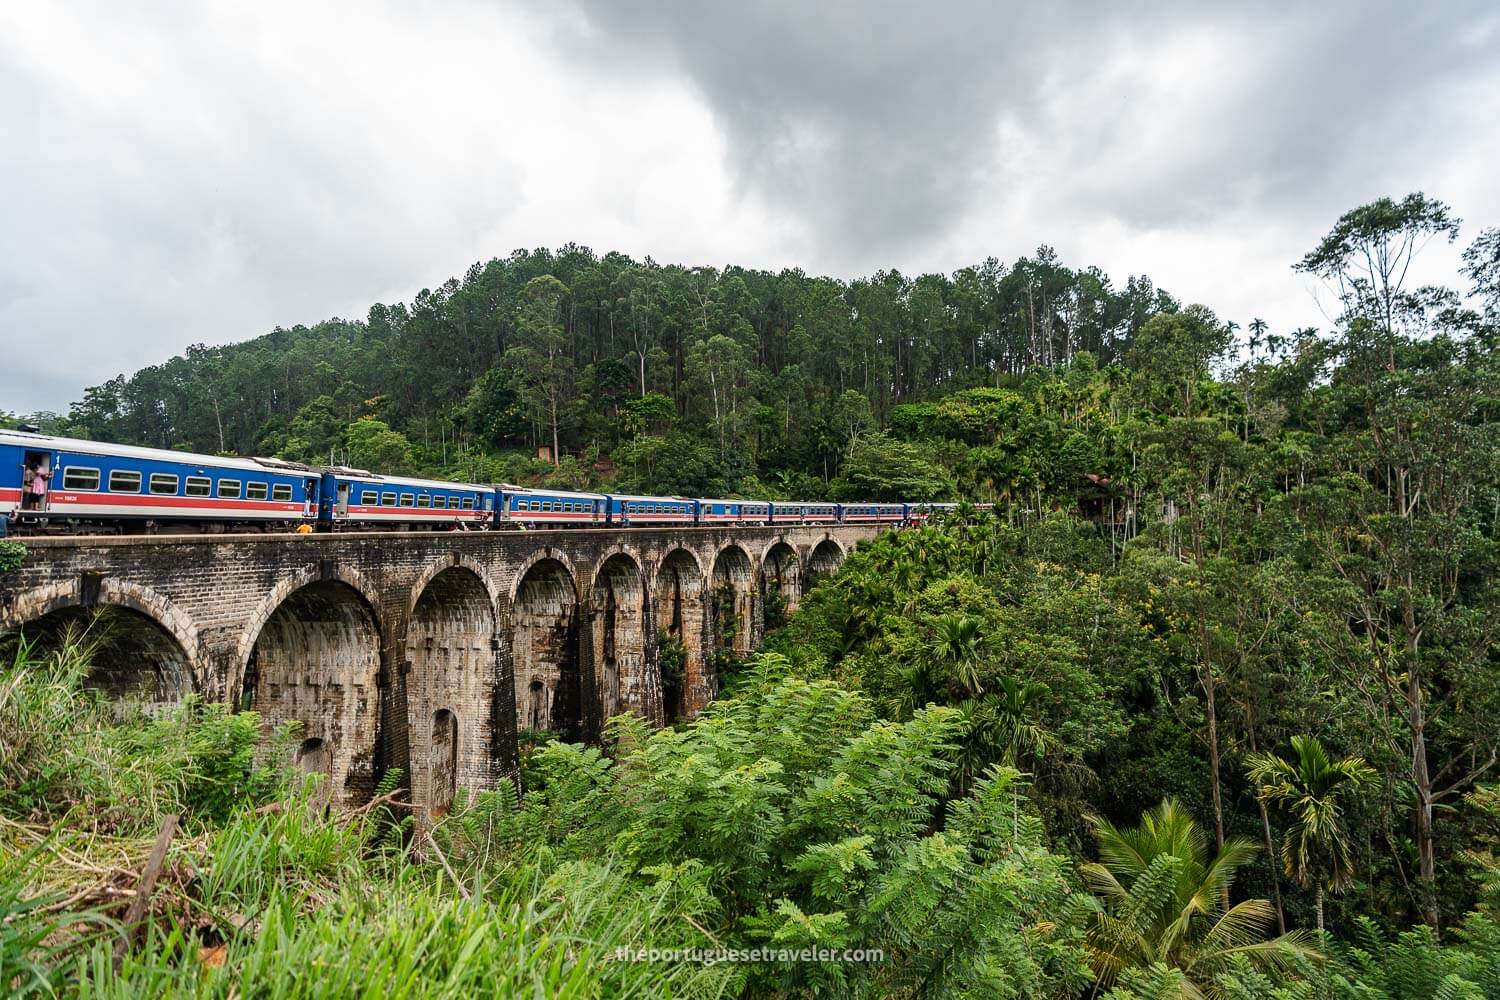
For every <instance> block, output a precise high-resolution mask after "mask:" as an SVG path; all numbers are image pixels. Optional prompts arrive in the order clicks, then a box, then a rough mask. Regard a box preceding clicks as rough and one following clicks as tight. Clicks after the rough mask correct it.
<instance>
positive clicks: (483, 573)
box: [406, 552, 500, 621]
mask: <svg viewBox="0 0 1500 1000" xmlns="http://www.w3.org/2000/svg"><path fill="white" fill-rule="evenodd" d="M450 569H466V570H468V571H469V572H470V573H473V574H474V575H475V576H477V577H479V582H480V583H482V584H483V585H484V589H485V590H486V591H488V593H489V595H490V607H491V609H493V608H494V607H495V604H496V603H497V602H498V601H499V598H500V587H499V586H498V585H497V584H496V583H495V579H494V577H492V576H490V571H489V570H488V569H486V568H485V566H484V564H483V563H480V562H477V561H475V560H473V559H470V558H469V557H468V556H465V555H461V554H459V553H457V552H455V553H453V554H452V555H450V556H446V557H445V558H443V559H439V560H435V561H434V562H432V563H431V564H430V565H428V566H427V568H426V569H424V570H422V572H421V574H420V575H418V577H417V578H416V580H415V581H413V582H412V585H411V593H410V594H408V595H407V598H406V618H407V620H408V621H410V620H411V616H412V615H413V614H414V613H416V610H417V602H418V601H420V600H421V599H422V593H423V592H424V591H425V590H426V589H427V585H428V584H429V583H431V582H432V581H433V580H434V579H436V577H437V575H438V574H439V573H442V572H444V571H445V570H450Z"/></svg>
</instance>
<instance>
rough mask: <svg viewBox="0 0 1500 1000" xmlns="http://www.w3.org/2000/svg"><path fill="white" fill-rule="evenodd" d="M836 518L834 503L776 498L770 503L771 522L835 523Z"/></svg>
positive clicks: (835, 505)
mask: <svg viewBox="0 0 1500 1000" xmlns="http://www.w3.org/2000/svg"><path fill="white" fill-rule="evenodd" d="M838 519H839V505H838V504H836V503H805V502H802V501H787V502H782V501H779V500H778V501H776V502H775V503H773V504H771V523H773V524H837V523H838Z"/></svg>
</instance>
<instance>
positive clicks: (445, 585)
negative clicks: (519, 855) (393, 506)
mask: <svg viewBox="0 0 1500 1000" xmlns="http://www.w3.org/2000/svg"><path fill="white" fill-rule="evenodd" d="M495 653H496V642H495V609H494V605H493V604H492V603H491V600H490V592H489V589H488V588H486V587H485V585H484V581H483V580H482V579H480V577H479V575H478V574H477V573H475V572H474V571H473V570H471V569H468V568H466V567H463V566H451V567H449V568H447V569H444V570H442V571H441V572H439V573H438V574H437V575H435V576H434V577H433V578H432V579H431V580H429V581H428V582H427V584H426V586H424V587H423V588H422V592H421V593H420V594H419V595H418V597H417V601H416V604H415V605H414V606H413V608H412V613H411V617H410V619H409V620H408V622H407V626H406V661H407V663H409V664H410V665H411V673H410V677H411V678H412V682H411V692H410V693H411V695H413V696H412V697H411V698H410V701H409V702H408V705H409V710H408V713H407V732H408V734H409V739H410V740H411V744H412V745H411V759H412V761H413V764H414V765H415V766H414V767H413V771H414V773H413V774H412V794H413V798H414V799H415V800H416V801H417V802H421V803H426V804H427V805H428V806H429V807H430V808H432V809H439V808H443V809H446V808H447V805H448V804H451V803H452V802H453V797H454V795H455V794H456V789H457V786H458V785H460V784H462V785H464V786H465V787H470V788H478V787H481V786H482V785H483V783H484V781H485V775H484V768H485V757H486V750H487V747H486V745H485V744H486V741H485V739H484V734H480V733H475V734H469V733H465V734H464V738H465V739H466V740H468V744H467V745H464V744H461V743H460V742H459V739H458V718H457V716H456V714H455V713H454V712H453V711H452V710H450V709H439V710H438V714H442V713H443V712H446V713H447V716H448V719H449V721H450V722H451V726H450V728H446V729H442V728H440V727H439V726H438V725H437V723H436V721H435V717H432V718H429V717H428V712H430V711H432V710H433V707H434V706H443V705H487V704H489V703H490V699H491V698H492V697H493V695H494V690H495V685H496V683H497V682H498V679H499V671H498V669H497V668H496V663H495ZM496 736H497V734H494V733H491V734H489V738H490V739H494V738H496ZM445 741H446V742H445Z"/></svg>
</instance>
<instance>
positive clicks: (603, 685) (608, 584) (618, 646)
mask: <svg viewBox="0 0 1500 1000" xmlns="http://www.w3.org/2000/svg"><path fill="white" fill-rule="evenodd" d="M587 594H588V607H589V617H588V622H589V638H590V641H591V642H592V654H593V655H592V660H593V667H594V672H595V689H596V691H597V692H598V699H599V702H600V705H601V709H600V716H601V717H602V718H606V719H607V718H609V717H610V716H613V715H618V714H620V713H621V712H634V713H635V714H636V715H639V716H641V717H643V718H646V719H651V720H652V721H655V722H659V721H661V717H662V709H661V685H660V683H659V681H660V677H659V675H658V674H657V672H656V670H655V666H654V655H653V652H654V651H653V650H650V649H648V648H647V645H648V644H647V636H648V633H649V632H650V629H649V626H648V624H647V622H648V617H649V615H650V607H651V604H650V598H649V591H648V590H647V589H646V571H645V569H644V568H643V567H642V566H641V562H640V559H639V558H638V557H637V556H636V554H635V553H634V552H631V551H629V550H628V549H626V548H624V547H623V546H622V547H616V548H615V549H613V550H612V551H610V552H608V553H607V554H605V555H603V556H601V557H600V559H599V562H598V568H597V569H596V570H595V571H594V578H593V580H592V581H590V582H589V584H588V591H587Z"/></svg>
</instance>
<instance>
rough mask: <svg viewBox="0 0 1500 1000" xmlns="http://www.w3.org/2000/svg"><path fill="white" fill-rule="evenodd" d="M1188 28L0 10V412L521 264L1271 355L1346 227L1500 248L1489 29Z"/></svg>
mask: <svg viewBox="0 0 1500 1000" xmlns="http://www.w3.org/2000/svg"><path fill="white" fill-rule="evenodd" d="M1209 6H1210V5H1205V4H1196V3H1194V4H1189V3H1183V4H1181V5H1179V6H1178V7H1177V9H1172V7H1171V6H1169V5H1168V4H1165V3H1163V4H1150V5H1128V4H1120V3H1111V4H1103V3H1101V4H1062V3H1053V4H1036V3H1031V4H1025V5H1015V6H1014V8H1013V9H1011V10H1009V11H1007V10H1005V9H1003V8H1002V7H1001V6H1000V5H998V4H993V3H977V2H975V3H967V2H948V3H944V4H926V3H916V2H909V3H903V4H889V3H873V2H871V3H850V2H821V3H820V2H807V0H804V2H785V3H771V4H764V5H756V4H753V3H750V2H735V3H730V2H724V3H688V2H683V3H677V4H673V3H623V2H610V0H599V2H589V0H576V2H565V0H534V2H527V3H520V4H515V5H511V4H503V3H493V2H489V3H484V2H477V0H476V2H468V0H452V2H437V0H434V2H421V3H418V2H410V0H407V2H400V3H391V4H388V5H386V4H381V3H377V2H374V0H360V2H358V3H306V2H296V3H280V2H267V0H259V2H256V3H254V4H246V3H239V2H236V3H216V2H204V0H184V2H181V3H171V2H165V0H153V2H151V3H137V4H132V3H128V2H125V3H121V2H119V0H107V2H105V0H101V2H83V0H73V2H70V3H67V4H46V3H11V4H4V5H0V151H3V152H0V206H3V207H0V344H3V346H4V349H5V351H4V358H3V362H0V409H8V410H18V411H29V410H33V409H38V408H46V409H57V410H63V409H66V407H67V405H68V403H69V402H71V401H73V400H74V399H77V398H78V397H79V396H80V395H81V393H82V390H83V389H84V387H85V386H88V385H91V384H95V383H98V382H101V381H103V380H105V379H107V378H109V377H111V376H113V375H115V374H118V373H120V372H129V371H133V370H135V369H136V368H139V367H141V366H143V365H147V364H152V363H156V362H159V361H162V360H164V359H166V358H167V357H169V356H171V355H173V354H176V353H179V352H180V351H182V349H183V348H185V347H186V346H187V345H189V344H192V343H200V342H202V343H210V344H212V343H224V342H229V341H236V340H243V339H246V338H249V337H253V336H256V335H258V334H261V333H264V332H266V331H268V330H270V329H271V328H272V327H274V326H276V325H278V324H280V325H292V324H296V323H312V322H316V321H317V320H320V319H325V318H328V317H330V316H346V317H362V316H363V315H364V313H365V311H366V310H367V309H368V307H369V305H370V304H371V303H372V302H376V301H386V302H391V301H397V300H409V299H410V298H411V297H412V296H413V295H414V294H415V293H416V292H417V291H418V290H419V289H421V288H423V287H427V286H434V285H437V284H439V283H440V282H442V281H443V280H445V279H446V278H448V277H450V276H453V275H455V274H461V273H462V271H463V270H464V268H465V267H467V266H468V265H469V264H470V263H472V262H474V261H476V260H485V259H489V258H490V257H494V256H498V255H504V254H506V253H508V252H509V251H510V250H512V249H514V248H516V247H523V246H524V247H535V246H553V247H555V246H558V245H560V244H563V243H565V242H568V241H574V242H577V243H582V244H586V245H588V246H591V247H593V248H594V249H595V250H596V251H599V252H601V253H602V252H604V251H607V250H611V249H617V250H621V251H624V252H626V253H629V254H632V255H634V256H636V257H644V256H646V255H650V256H652V257H653V258H655V259H656V260H657V261H659V262H663V263H667V262H671V263H686V264H714V265H724V264H730V263H734V264H744V265H747V266H753V267H766V268H780V267H784V266H798V267H802V268H804V269H805V270H808V271H810V272H814V273H825V274H833V275H837V276H840V277H846V278H847V277H853V276H857V275H861V274H867V273H870V272H872V271H874V270H875V269H877V268H881V267H897V268H900V269H901V270H903V271H907V272H910V273H921V272H923V271H944V272H948V271H952V270H954V269H955V268H958V267H961V266H963V265H965V264H969V263H975V262H977V261H979V260H982V259H983V258H985V257H987V256H992V255H993V256H996V257H999V258H1000V259H1001V260H1004V261H1010V260H1013V259H1014V258H1015V257H1017V256H1018V255H1020V254H1023V253H1027V252H1029V251H1031V250H1032V249H1033V248H1035V247H1036V246H1037V245H1038V244H1040V243H1049V244H1051V245H1053V246H1054V247H1056V248H1057V250H1058V252H1059V253H1060V255H1061V257H1062V259H1063V260H1064V261H1065V262H1066V263H1068V264H1069V265H1071V266H1084V265H1088V264H1097V265H1098V266H1100V267H1102V268H1104V269H1105V270H1106V271H1108V272H1109V273H1110V274H1111V275H1112V276H1113V277H1114V278H1115V280H1116V281H1117V282H1118V283H1121V284H1123V282H1124V280H1125V278H1126V277H1127V276H1128V275H1129V274H1132V273H1142V272H1144V273H1148V274H1150V276H1151V277H1152V279H1153V280H1155V281H1156V282H1157V284H1158V285H1161V286H1163V287H1166V288H1168V289H1170V290H1171V291H1173V292H1174V293H1175V294H1177V295H1178V296H1179V297H1181V298H1183V299H1186V300H1189V301H1201V302H1204V303H1206V304H1208V305H1209V306H1211V307H1212V308H1214V309H1215V310H1217V311H1218V312H1219V313H1220V315H1222V316H1224V317H1225V318H1227V319H1232V320H1235V321H1237V322H1240V323H1241V324H1244V323H1247V322H1248V321H1249V320H1250V319H1251V318H1253V317H1256V316H1260V317H1264V318H1265V319H1266V320H1268V321H1269V322H1270V323H1271V325H1272V326H1273V328H1277V329H1281V330H1288V329H1291V328H1294V327H1298V326H1303V325H1324V324H1326V318H1325V316H1324V315H1323V312H1322V311H1321V309H1320V306H1319V303H1318V302H1317V301H1316V300H1315V298H1314V292H1315V291H1316V289H1315V287H1314V286H1313V285H1312V284H1311V283H1310V282H1309V280H1308V279H1306V278H1304V277H1302V276H1299V275H1294V274H1293V273H1292V272H1291V270H1290V265H1291V264H1292V263H1293V262H1294V261H1295V260H1296V259H1297V258H1298V257H1300V256H1301V255H1302V254H1303V253H1304V252H1305V251H1306V250H1308V249H1310V248H1311V246H1312V245H1313V244H1314V243H1315V242H1316V241H1317V239H1318V238H1319V237H1320V236H1321V235H1322V234H1323V233H1324V232H1325V231H1326V230H1327V229H1328V227H1329V225H1330V224H1331V223H1332V222H1333V220H1334V219H1336V218H1337V217H1338V215H1339V214H1340V213H1341V212H1343V211H1344V210H1345V209H1347V208H1350V207H1352V206H1354V205H1356V204H1360V203H1362V202H1365V201H1368V200H1370V199H1372V198H1375V197H1379V196H1381V195H1387V194H1388V195H1392V196H1399V195H1402V194H1405V193H1407V192H1409V191H1413V190H1424V191H1426V192H1427V193H1429V194H1431V195H1435V196H1437V197H1440V198H1443V199H1444V200H1446V201H1448V202H1449V203H1450V204H1451V205H1452V206H1453V209H1454V211H1455V212H1456V213H1457V214H1458V215H1460V216H1461V217H1462V218H1463V219H1464V220H1465V223H1466V224H1465V234H1464V236H1465V239H1467V238H1472V237H1473V236H1475V235H1477V234H1478V232H1479V230H1480V229H1481V228H1483V227H1485V226H1491V225H1500V183H1497V180H1496V178H1497V175H1500V124H1497V123H1500V7H1497V6H1496V5H1495V4H1494V3H1493V2H1472V3H1450V4H1439V3H1430V4H1420V3H1402V4H1390V5H1383V4H1378V3H1368V2H1363V3H1361V2H1349V3H1338V2H1325V3H1319V4H1296V5H1293V4H1282V5H1272V4H1257V5H1234V6H1233V7H1231V5H1218V6H1222V7H1223V8H1224V9H1223V11H1222V12H1214V11H1211V10H1209V9H1208V7H1209ZM1251 6H1254V8H1255V10H1254V11H1253V12H1252V11H1251V10H1250V9H1249V8H1250V7H1251ZM1278 7H1279V8H1280V12H1273V11H1275V10H1276V9H1277V8H1278ZM1461 245H1462V243H1461V244H1460V246H1461ZM1457 249H1458V248H1454V249H1453V250H1451V251H1450V250H1444V249H1443V248H1439V249H1438V250H1436V251H1433V252H1431V253H1430V254H1429V261H1428V265H1427V271H1428V273H1430V274H1432V275H1434V276H1436V277H1439V278H1442V279H1443V280H1452V279H1451V278H1448V277H1447V276H1448V275H1451V273H1452V270H1451V269H1452V261H1453V260H1454V259H1455V257H1456V253H1457Z"/></svg>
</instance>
